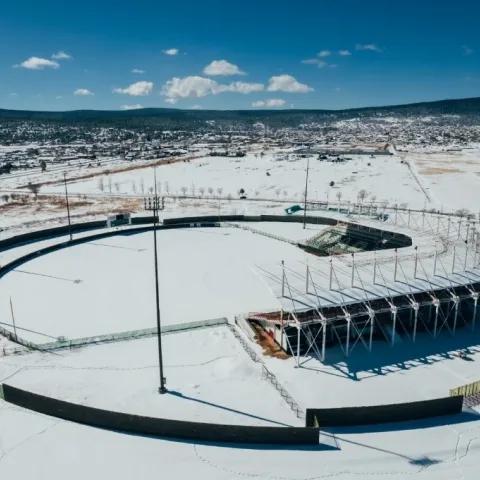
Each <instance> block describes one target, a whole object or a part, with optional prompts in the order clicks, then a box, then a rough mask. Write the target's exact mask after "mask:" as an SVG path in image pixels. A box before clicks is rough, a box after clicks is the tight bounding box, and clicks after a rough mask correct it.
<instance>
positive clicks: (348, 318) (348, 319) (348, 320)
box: [345, 315, 352, 357]
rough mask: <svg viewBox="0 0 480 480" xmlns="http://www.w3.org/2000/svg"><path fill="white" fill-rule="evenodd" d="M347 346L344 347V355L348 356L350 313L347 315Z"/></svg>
mask: <svg viewBox="0 0 480 480" xmlns="http://www.w3.org/2000/svg"><path fill="white" fill-rule="evenodd" d="M346 320H347V348H346V349H345V352H346V356H347V357H348V354H349V350H350V322H351V321H352V319H351V317H350V315H347V317H346Z"/></svg>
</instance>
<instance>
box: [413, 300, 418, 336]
mask: <svg viewBox="0 0 480 480" xmlns="http://www.w3.org/2000/svg"><path fill="white" fill-rule="evenodd" d="M413 309H414V310H415V321H414V324H413V341H414V342H415V338H416V337H417V322H418V310H419V306H418V303H416V304H415V305H414V306H413Z"/></svg>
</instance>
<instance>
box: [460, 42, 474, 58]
mask: <svg viewBox="0 0 480 480" xmlns="http://www.w3.org/2000/svg"><path fill="white" fill-rule="evenodd" d="M462 49H463V54H464V55H466V56H467V57H468V56H469V55H471V54H472V53H473V49H471V48H470V47H469V46H468V45H462Z"/></svg>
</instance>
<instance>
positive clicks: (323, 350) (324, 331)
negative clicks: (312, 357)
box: [322, 320, 327, 362]
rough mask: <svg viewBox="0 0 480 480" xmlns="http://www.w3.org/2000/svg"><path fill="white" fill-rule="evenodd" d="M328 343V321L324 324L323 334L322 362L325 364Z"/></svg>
mask: <svg viewBox="0 0 480 480" xmlns="http://www.w3.org/2000/svg"><path fill="white" fill-rule="evenodd" d="M326 341H327V321H326V320H325V321H324V322H323V332H322V362H325V343H326Z"/></svg>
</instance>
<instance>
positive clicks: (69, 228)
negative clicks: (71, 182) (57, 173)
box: [63, 172, 72, 241]
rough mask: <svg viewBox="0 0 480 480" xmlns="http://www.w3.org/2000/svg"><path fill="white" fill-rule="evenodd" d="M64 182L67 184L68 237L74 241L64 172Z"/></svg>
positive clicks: (66, 192) (66, 191) (64, 173)
mask: <svg viewBox="0 0 480 480" xmlns="http://www.w3.org/2000/svg"><path fill="white" fill-rule="evenodd" d="M63 181H64V183H65V199H66V202H67V216H68V235H69V236H70V241H72V225H71V223H70V205H69V203H68V190H67V172H63Z"/></svg>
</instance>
